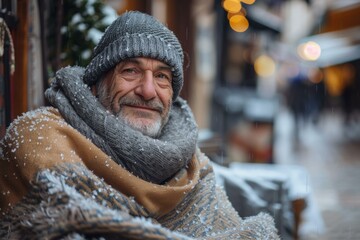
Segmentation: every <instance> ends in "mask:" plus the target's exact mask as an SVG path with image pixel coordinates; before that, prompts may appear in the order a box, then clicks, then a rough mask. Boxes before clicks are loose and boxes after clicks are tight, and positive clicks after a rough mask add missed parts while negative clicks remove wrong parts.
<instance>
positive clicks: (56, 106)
mask: <svg viewBox="0 0 360 240" xmlns="http://www.w3.org/2000/svg"><path fill="white" fill-rule="evenodd" d="M183 81H184V79H183V50H182V48H181V45H180V43H179V41H178V39H177V38H176V37H175V35H174V34H173V33H172V32H171V31H170V30H169V29H168V28H166V27H165V26H164V25H163V24H162V23H160V22H159V21H157V20H156V19H155V18H153V17H151V16H149V15H146V14H143V13H139V12H126V13H125V14H123V15H121V16H119V18H118V19H117V20H115V21H114V22H113V23H112V24H111V25H110V26H109V28H108V29H107V30H106V32H105V33H104V35H103V37H102V38H101V40H100V42H99V44H98V45H97V47H96V48H95V50H94V53H93V57H92V60H91V62H90V64H89V65H88V66H87V67H86V68H85V69H84V68H81V67H77V66H74V67H66V68H63V69H61V70H59V71H58V72H57V73H56V77H55V79H54V80H53V81H52V84H51V87H50V88H49V89H48V90H47V91H46V92H45V96H46V98H47V99H48V101H49V103H50V104H51V106H50V107H43V108H40V109H37V110H34V111H31V112H28V113H25V114H23V115H22V116H20V117H19V118H17V119H16V120H15V121H14V122H13V123H12V124H11V125H10V127H9V128H8V129H7V133H6V136H5V137H4V139H2V141H1V153H2V154H1V159H0V189H1V194H0V214H1V215H0V238H1V239H23V238H29V239H278V235H277V233H276V229H275V227H274V222H273V219H272V218H271V217H270V216H269V215H266V214H259V215H258V216H254V217H251V218H248V219H246V220H243V219H241V218H240V217H239V216H238V214H237V212H236V211H235V210H234V208H233V207H232V206H231V204H230V202H229V201H228V199H227V197H226V195H225V192H224V190H223V189H222V188H220V187H218V186H217V185H216V183H215V176H214V172H213V169H212V167H211V163H210V161H209V159H208V158H207V157H206V156H205V155H204V154H202V153H201V151H200V150H199V149H198V147H197V132H198V129H197V125H196V123H195V120H194V118H193V115H192V112H191V110H190V108H189V107H188V105H187V104H186V102H185V101H184V100H183V99H181V97H179V93H180V90H181V88H182V85H183Z"/></svg>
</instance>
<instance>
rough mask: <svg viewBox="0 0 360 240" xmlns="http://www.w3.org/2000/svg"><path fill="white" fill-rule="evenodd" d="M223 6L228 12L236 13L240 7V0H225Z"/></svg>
mask: <svg viewBox="0 0 360 240" xmlns="http://www.w3.org/2000/svg"><path fill="white" fill-rule="evenodd" d="M223 8H224V9H225V10H226V11H227V12H229V13H237V12H239V11H240V9H241V3H240V0H225V1H224V2H223Z"/></svg>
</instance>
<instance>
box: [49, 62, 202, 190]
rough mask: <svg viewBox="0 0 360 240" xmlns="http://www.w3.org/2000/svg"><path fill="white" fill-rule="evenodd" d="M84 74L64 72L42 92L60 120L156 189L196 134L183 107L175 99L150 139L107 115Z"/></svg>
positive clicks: (189, 151) (182, 161) (186, 154)
mask: <svg viewBox="0 0 360 240" xmlns="http://www.w3.org/2000/svg"><path fill="white" fill-rule="evenodd" d="M83 74H84V69H83V68H81V67H66V68H63V69H61V70H59V71H58V72H57V73H56V78H55V79H54V80H53V81H52V83H51V86H50V88H49V89H47V90H46V92H45V97H46V98H47V100H48V101H49V102H50V104H51V105H53V106H54V107H56V108H57V109H58V110H59V112H60V113H61V115H62V116H63V117H64V119H65V120H66V121H67V122H68V123H69V124H70V125H71V126H72V127H74V128H75V129H77V130H78V131H79V132H80V133H82V134H83V135H84V136H85V137H87V138H89V139H90V140H91V141H92V142H93V143H94V144H95V145H96V146H98V147H99V148H100V149H101V150H102V151H104V152H105V153H106V154H107V155H109V156H110V157H111V158H112V159H113V160H114V161H115V162H116V163H118V164H119V165H121V166H122V167H124V168H125V169H127V170H128V171H130V172H132V173H133V174H134V175H136V176H138V177H140V178H142V179H144V180H146V181H149V182H153V183H157V184H161V183H164V182H166V180H168V179H169V178H171V177H172V176H173V175H174V174H175V173H176V172H178V171H179V170H180V169H181V168H184V167H186V165H187V163H188V162H189V161H190V159H191V158H192V156H193V154H194V152H195V147H196V141H197V134H198V128H197V125H196V123H195V120H194V117H193V115H192V113H191V110H190V108H189V107H188V105H187V104H186V102H185V101H184V100H183V99H181V98H179V97H178V98H177V100H176V101H174V102H173V104H172V107H171V110H170V117H169V120H168V122H167V124H166V125H165V126H164V128H163V129H162V133H161V135H160V136H159V137H158V138H157V139H154V138H151V137H148V136H145V135H143V134H142V133H141V132H139V131H136V130H133V129H132V128H130V127H128V126H127V125H126V124H125V123H124V121H123V120H122V119H119V118H117V117H115V116H114V115H113V114H111V113H110V112H109V111H107V110H106V109H105V108H104V107H103V106H102V105H101V103H100V102H99V101H98V100H97V98H96V97H95V96H94V95H93V94H92V93H91V90H90V88H89V86H88V85H86V84H85V83H84V82H83V80H82V77H83Z"/></svg>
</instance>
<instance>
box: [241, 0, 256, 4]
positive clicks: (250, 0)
mask: <svg viewBox="0 0 360 240" xmlns="http://www.w3.org/2000/svg"><path fill="white" fill-rule="evenodd" d="M241 1H242V2H243V3H245V4H253V3H254V2H255V0H241Z"/></svg>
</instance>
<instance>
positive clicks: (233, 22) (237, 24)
mask: <svg viewBox="0 0 360 240" xmlns="http://www.w3.org/2000/svg"><path fill="white" fill-rule="evenodd" d="M229 22H230V27H231V28H232V29H233V30H234V31H236V32H245V31H246V30H247V29H248V28H249V21H248V20H247V19H246V18H245V17H244V16H243V15H241V14H237V15H234V16H232V17H231V18H230V20H229Z"/></svg>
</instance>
